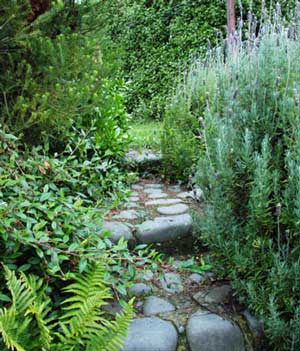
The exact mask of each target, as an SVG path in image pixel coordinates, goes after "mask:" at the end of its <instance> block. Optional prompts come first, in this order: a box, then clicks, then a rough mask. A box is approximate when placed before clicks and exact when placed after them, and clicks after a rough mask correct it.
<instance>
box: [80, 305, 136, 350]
mask: <svg viewBox="0 0 300 351" xmlns="http://www.w3.org/2000/svg"><path fill="white" fill-rule="evenodd" d="M132 306H133V300H131V301H130V302H129V303H128V304H127V305H126V306H125V307H124V310H123V311H122V312H121V313H118V314H117V315H116V319H115V321H107V320H103V321H102V323H103V325H104V326H105V328H104V329H103V330H102V331H101V332H100V333H99V334H98V335H95V336H94V337H93V338H92V340H91V341H90V343H89V344H88V345H87V349H86V351H98V350H101V351H102V350H103V351H119V350H120V347H121V346H123V344H124V341H125V338H126V336H127V333H128V328H129V324H130V322H131V319H132V316H133V307H132Z"/></svg>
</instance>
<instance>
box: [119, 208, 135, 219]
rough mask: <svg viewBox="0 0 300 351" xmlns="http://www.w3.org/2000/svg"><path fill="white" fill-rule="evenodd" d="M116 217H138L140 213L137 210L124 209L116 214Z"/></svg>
mask: <svg viewBox="0 0 300 351" xmlns="http://www.w3.org/2000/svg"><path fill="white" fill-rule="evenodd" d="M114 218H118V219H137V218H138V214H137V212H136V211H135V210H124V211H121V212H120V213H119V214H117V215H115V216H114Z"/></svg>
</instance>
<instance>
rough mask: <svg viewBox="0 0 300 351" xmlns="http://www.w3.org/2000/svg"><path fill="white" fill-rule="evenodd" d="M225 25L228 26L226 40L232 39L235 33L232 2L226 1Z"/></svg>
mask: <svg viewBox="0 0 300 351" xmlns="http://www.w3.org/2000/svg"><path fill="white" fill-rule="evenodd" d="M227 25H228V27H227V28H228V38H229V39H232V37H233V36H234V32H235V11H234V0H227Z"/></svg>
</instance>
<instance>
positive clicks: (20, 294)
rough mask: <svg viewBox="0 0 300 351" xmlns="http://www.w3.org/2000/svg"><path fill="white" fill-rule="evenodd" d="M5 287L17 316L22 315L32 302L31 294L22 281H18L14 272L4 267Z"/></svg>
mask: <svg viewBox="0 0 300 351" xmlns="http://www.w3.org/2000/svg"><path fill="white" fill-rule="evenodd" d="M4 274H5V279H6V284H7V287H8V289H9V291H10V293H11V296H12V306H14V308H15V311H16V313H17V314H19V315H22V314H24V313H25V311H26V310H27V309H28V307H29V306H30V304H31V303H32V302H33V300H34V297H33V295H32V292H31V291H30V290H29V289H28V287H27V285H26V284H25V282H24V281H23V280H22V279H18V278H17V276H16V274H15V272H14V271H11V270H9V269H8V268H7V267H6V266H4Z"/></svg>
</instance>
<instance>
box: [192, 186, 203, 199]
mask: <svg viewBox="0 0 300 351" xmlns="http://www.w3.org/2000/svg"><path fill="white" fill-rule="evenodd" d="M193 198H194V199H195V200H197V201H203V200H204V193H203V191H202V189H201V188H199V187H195V188H193Z"/></svg>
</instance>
